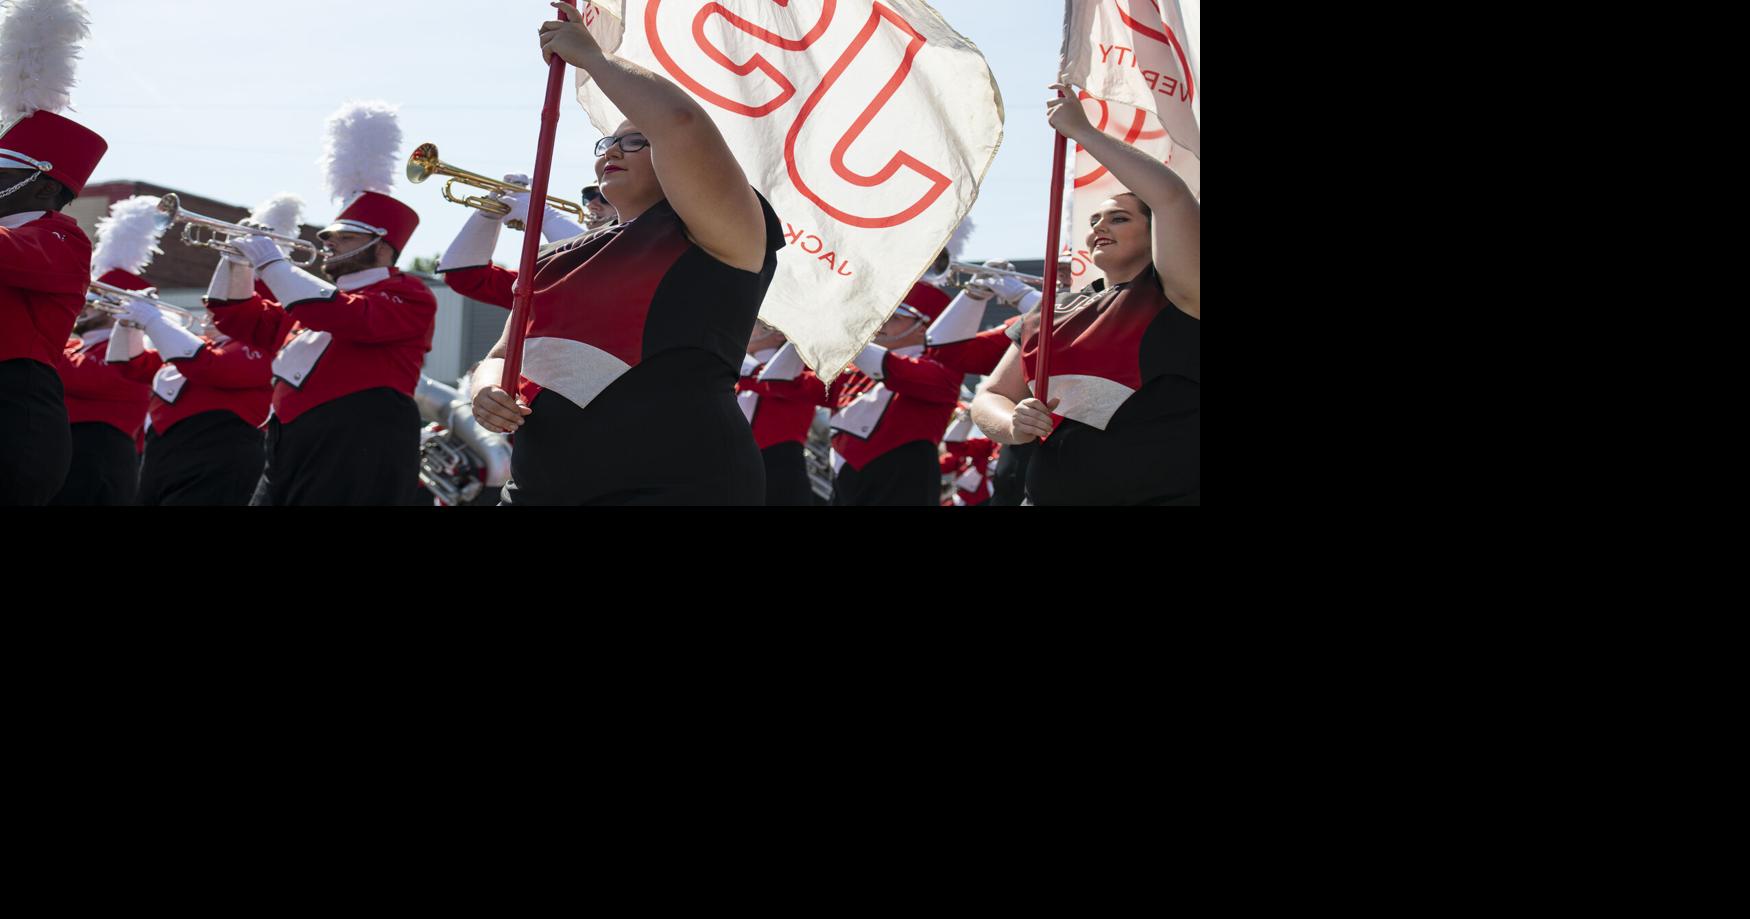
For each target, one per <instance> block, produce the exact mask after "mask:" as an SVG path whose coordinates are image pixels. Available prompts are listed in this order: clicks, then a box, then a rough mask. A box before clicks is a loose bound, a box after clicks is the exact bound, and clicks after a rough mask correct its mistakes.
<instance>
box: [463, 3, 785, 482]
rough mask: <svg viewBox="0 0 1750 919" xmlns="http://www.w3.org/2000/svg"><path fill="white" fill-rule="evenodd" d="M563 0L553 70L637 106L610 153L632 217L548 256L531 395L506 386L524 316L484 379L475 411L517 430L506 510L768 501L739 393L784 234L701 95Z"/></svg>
mask: <svg viewBox="0 0 1750 919" xmlns="http://www.w3.org/2000/svg"><path fill="white" fill-rule="evenodd" d="M553 5H554V6H555V7H556V8H558V9H559V10H560V11H561V13H562V15H563V17H564V21H563V22H551V21H550V22H545V23H543V24H542V25H541V29H540V32H541V51H542V58H543V60H544V61H545V60H548V59H550V56H552V55H557V56H558V57H560V58H562V59H564V60H565V61H566V62H567V63H569V64H571V65H572V66H574V67H577V68H578V69H580V70H582V71H584V72H586V73H588V74H589V76H590V77H591V78H592V79H593V80H595V82H596V85H597V86H598V87H599V88H600V89H601V91H602V92H603V93H604V94H605V95H606V96H607V97H608V99H609V100H610V101H612V102H613V104H614V105H615V106H616V107H617V108H618V109H619V110H620V111H622V112H624V113H626V117H627V121H625V122H623V123H622V124H621V125H620V126H619V127H618V129H617V130H616V131H615V133H614V135H613V136H611V137H604V138H602V140H601V142H599V143H598V144H597V145H596V157H597V159H596V175H597V177H598V181H599V183H600V185H601V190H602V192H603V193H605V194H606V195H607V196H608V197H609V199H610V200H611V201H612V202H613V205H614V208H615V210H616V212H617V213H618V215H619V218H620V220H621V223H619V224H618V225H616V226H612V227H608V228H606V229H604V230H601V231H599V232H597V233H594V234H590V235H586V236H582V237H579V238H577V239H573V240H569V241H567V242H565V243H561V244H560V245H559V246H558V247H556V248H555V249H554V250H552V251H550V252H548V253H547V255H546V257H545V258H544V259H542V261H541V262H540V263H539V267H538V269H537V270H538V274H537V276H536V277H535V278H534V279H532V280H533V285H532V287H533V290H534V302H533V305H532V309H531V311H530V316H529V320H528V325H527V340H526V342H525V344H524V347H523V364H522V378H521V380H520V381H519V382H518V385H517V392H516V393H515V394H514V395H513V394H511V393H507V392H505V391H504V390H503V389H501V388H500V387H499V386H498V385H497V382H498V381H499V380H500V378H501V377H502V375H503V357H504V354H505V349H506V347H507V345H506V342H507V341H508V339H509V336H510V324H509V322H506V324H505V334H504V336H503V337H501V338H500V339H499V342H498V344H497V345H495V346H494V347H493V349H492V350H491V351H490V352H489V353H488V358H487V360H485V361H483V362H482V363H481V365H480V369H479V370H478V371H477V372H476V373H475V375H474V383H473V387H472V388H473V389H474V392H473V394H472V395H473V400H474V401H473V404H474V411H475V415H476V417H478V418H479V419H480V420H481V422H482V423H483V424H485V425H486V426H487V427H488V428H490V429H491V430H495V431H502V432H509V431H514V432H515V433H516V447H515V449H514V450H513V451H512V453H511V463H512V474H511V481H510V482H509V483H507V484H506V485H505V487H504V496H503V501H504V503H505V504H507V505H518V504H567V505H579V504H760V503H762V502H763V501H764V500H765V472H764V467H763V465H762V463H761V460H760V452H759V448H758V446H756V444H755V443H754V439H753V435H752V433H751V431H750V430H749V427H748V423H747V420H746V418H744V417H743V416H742V413H741V410H740V409H739V408H737V406H736V402H735V391H734V387H735V381H736V377H737V368H739V367H740V366H741V359H742V355H743V353H744V351H745V347H746V345H747V342H748V340H749V338H750V336H751V333H752V331H753V325H754V319H755V317H756V316H757V315H758V314H759V307H760V301H761V300H762V299H763V298H764V297H765V292H766V288H767V287H769V286H770V285H771V282H772V275H773V273H774V272H775V271H776V269H777V261H778V260H777V250H778V249H779V248H781V247H782V246H783V245H784V234H783V227H782V225H781V224H780V223H779V222H778V219H777V215H776V214H774V213H773V212H772V209H771V206H770V205H769V204H767V203H766V202H765V199H763V198H762V197H760V196H759V194H758V193H757V192H755V191H754V190H753V188H752V187H751V186H749V185H748V183H747V179H746V177H745V175H744V174H743V173H742V170H741V165H740V164H739V163H737V162H736V160H735V155H734V154H733V153H731V152H730V150H729V147H728V145H727V144H726V143H725V142H724V140H723V136H722V135H721V134H720V133H718V131H717V128H716V126H715V125H714V124H713V123H712V121H711V118H710V116H708V115H707V114H706V113H705V111H704V110H703V109H702V108H700V106H699V104H698V103H697V102H695V101H694V100H693V99H692V97H690V96H689V95H687V93H686V92H684V91H683V90H681V89H680V88H679V87H677V86H675V85H674V84H673V83H670V82H669V81H668V80H666V79H664V78H662V77H660V76H657V75H656V74H654V73H651V72H650V71H648V70H645V69H644V68H642V67H640V66H638V65H636V64H633V63H631V62H630V61H626V60H622V59H620V58H618V57H616V56H614V55H612V54H609V53H606V52H604V51H602V49H601V47H600V46H599V45H597V44H596V41H595V39H594V37H592V36H591V35H590V34H589V32H588V31H587V30H586V29H585V28H584V26H583V24H582V22H581V21H580V19H581V17H580V14H579V13H578V12H577V11H576V10H575V9H573V8H572V7H570V6H568V5H564V4H558V3H555V4H553ZM506 274H508V272H507V273H506ZM513 315H514V314H513Z"/></svg>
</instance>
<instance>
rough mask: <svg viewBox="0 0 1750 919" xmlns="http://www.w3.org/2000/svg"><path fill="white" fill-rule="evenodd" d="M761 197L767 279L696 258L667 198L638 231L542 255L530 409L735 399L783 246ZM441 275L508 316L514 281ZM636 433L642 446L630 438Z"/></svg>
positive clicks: (527, 345) (502, 272) (593, 237)
mask: <svg viewBox="0 0 1750 919" xmlns="http://www.w3.org/2000/svg"><path fill="white" fill-rule="evenodd" d="M757 194H758V193H757V192H756V195H757ZM758 197H759V202H760V210H761V211H762V213H763V214H764V215H765V221H766V253H767V254H766V265H765V267H764V268H763V269H762V270H761V271H759V272H751V271H742V270H740V269H738V268H734V267H731V266H729V265H726V264H724V263H722V262H720V261H718V260H717V259H716V258H715V257H713V256H712V255H711V254H710V253H708V252H706V251H705V250H704V249H701V248H699V246H698V245H696V244H695V243H694V242H693V241H692V240H690V239H688V238H687V235H686V227H685V226H684V225H683V224H682V223H681V219H680V216H679V215H678V214H676V213H675V210H674V208H673V207H672V206H671V205H670V204H669V203H668V201H667V200H666V199H664V200H662V201H658V202H657V203H656V204H654V205H651V207H650V209H649V210H646V211H645V212H644V213H642V214H639V215H638V216H637V217H636V218H634V219H633V220H631V221H630V222H627V223H622V224H617V225H615V226H612V227H608V228H605V229H603V230H600V231H597V232H595V233H589V234H585V235H583V236H578V237H573V238H572V239H567V240H563V241H561V242H558V243H554V244H550V245H548V246H547V247H545V248H544V249H543V250H542V253H541V256H540V259H539V261H537V263H536V267H535V280H534V284H533V288H534V302H533V304H532V305H531V307H530V309H529V318H528V324H527V326H526V327H525V335H526V337H525V339H524V342H523V364H522V379H521V381H520V383H519V386H518V392H519V395H521V397H522V400H523V401H524V402H525V403H529V404H532V403H533V402H534V401H535V397H536V396H537V395H539V394H540V393H541V392H542V391H543V390H553V391H554V392H557V393H558V394H559V395H561V396H563V397H564V398H565V399H567V400H568V401H570V402H572V403H573V404H575V405H577V406H578V407H580V408H588V407H589V406H590V404H591V403H592V402H594V401H595V400H596V398H597V397H598V396H601V395H603V393H604V391H606V390H608V388H609V386H610V385H612V386H613V392H612V396H613V399H614V401H615V402H616V403H620V402H623V401H625V400H638V399H640V398H642V397H643V396H642V395H641V394H643V395H649V396H653V397H658V398H666V397H670V396H678V395H681V394H684V393H702V392H719V391H720V392H722V393H731V392H733V390H734V385H735V380H736V378H737V376H738V375H739V371H740V368H741V359H742V357H743V356H744V355H745V353H746V349H747V339H748V335H749V333H751V332H752V331H753V323H754V319H755V317H757V316H758V315H759V307H760V301H761V300H763V299H764V298H765V292H766V288H767V287H769V286H770V285H771V281H772V275H773V273H774V272H775V271H776V270H777V256H776V253H777V251H778V250H779V249H781V248H783V246H784V228H783V225H782V224H781V223H780V222H779V220H778V216H777V214H776V213H774V212H773V211H772V206H771V205H770V204H768V203H767V202H766V199H765V196H763V195H759V196H758ZM444 277H445V280H446V281H447V282H448V283H449V285H450V287H451V289H453V290H455V291H456V292H457V293H460V294H462V295H464V296H467V297H471V298H473V299H476V300H479V301H481V302H483V303H490V304H496V305H500V306H504V307H506V308H509V306H510V303H511V297H512V289H513V287H514V285H515V283H516V272H514V271H510V270H508V269H505V268H501V267H499V266H497V265H491V264H488V265H481V266H478V267H467V268H455V269H451V270H449V271H446V272H445V274H444ZM669 352H676V353H675V354H673V355H670V354H669ZM682 352H684V353H682ZM659 355H668V356H667V357H666V358H665V360H664V362H663V363H664V365H665V366H664V368H663V369H661V370H656V371H651V372H649V373H641V372H639V371H640V369H641V367H642V366H643V365H646V364H649V363H650V362H652V360H653V359H655V358H656V357H657V356H659ZM622 378H625V379H624V380H622ZM652 390H660V392H656V391H652ZM650 421H651V423H652V424H660V423H661V422H662V421H663V419H662V418H660V417H652V418H650ZM628 435H630V436H636V435H635V434H634V433H632V432H622V436H628Z"/></svg>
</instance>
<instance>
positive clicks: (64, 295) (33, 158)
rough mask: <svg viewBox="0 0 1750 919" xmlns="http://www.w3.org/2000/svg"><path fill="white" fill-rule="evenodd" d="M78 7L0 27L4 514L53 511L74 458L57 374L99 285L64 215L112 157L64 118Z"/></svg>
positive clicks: (87, 247) (23, 0)
mask: <svg viewBox="0 0 1750 919" xmlns="http://www.w3.org/2000/svg"><path fill="white" fill-rule="evenodd" d="M87 35H89V29H88V22H87V20H86V15H85V8H84V5H83V4H81V3H77V2H73V0H17V2H14V3H12V4H10V5H9V12H8V13H7V14H6V18H5V19H4V20H0V53H3V54H4V58H5V66H4V67H0V505H18V504H30V505H41V504H46V503H48V501H49V500H50V499H51V498H53V497H54V496H55V494H56V492H58V491H60V489H61V486H62V484H63V482H64V481H65V479H66V477H67V467H68V464H69V463H70V462H71V457H72V449H73V448H72V437H71V433H70V431H69V429H68V422H67V405H66V393H65V390H64V389H63V387H62V384H61V378H60V375H59V374H58V373H57V372H56V371H55V365H56V364H57V363H59V362H60V361H61V360H62V359H63V356H64V355H63V352H64V349H65V348H66V345H67V340H68V337H69V335H70V334H71V333H72V331H73V326H74V323H75V321H76V320H77V319H78V318H79V314H80V312H81V310H83V309H84V307H85V293H86V289H87V287H88V285H89V284H90V283H91V241H90V240H89V239H87V238H86V236H85V233H84V232H83V231H82V230H80V229H79V225H78V223H76V222H74V220H73V218H71V217H68V216H66V215H65V214H62V213H61V209H62V208H64V207H66V206H67V205H68V204H69V203H71V202H72V201H73V199H74V198H76V197H78V195H79V192H80V191H81V190H83V189H84V187H85V182H86V180H87V179H89V178H90V177H91V172H92V170H94V169H96V168H97V162H98V160H100V159H102V158H103V154H104V151H105V150H106V149H108V144H106V143H105V142H104V140H103V138H102V137H99V136H98V135H97V134H96V133H94V132H92V131H91V130H90V129H88V128H85V127H83V126H81V125H79V124H78V123H76V122H73V121H71V120H69V119H67V118H64V117H62V116H60V115H58V114H56V113H57V112H59V111H61V110H63V109H65V108H66V107H67V104H68V101H69V100H68V90H69V89H70V88H71V87H72V84H73V61H74V58H75V57H76V55H77V48H76V46H75V45H74V43H75V42H77V41H79V40H80V39H83V38H85V37H86V36H87Z"/></svg>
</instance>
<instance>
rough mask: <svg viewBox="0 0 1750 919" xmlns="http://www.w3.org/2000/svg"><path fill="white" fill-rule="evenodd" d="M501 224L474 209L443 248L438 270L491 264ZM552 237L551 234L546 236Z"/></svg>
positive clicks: (479, 266) (452, 269)
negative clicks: (447, 245) (459, 230)
mask: <svg viewBox="0 0 1750 919" xmlns="http://www.w3.org/2000/svg"><path fill="white" fill-rule="evenodd" d="M502 226H503V225H502V224H500V223H499V222H498V221H496V220H493V219H492V218H490V217H487V216H486V215H485V214H482V213H480V212H479V211H475V212H474V213H473V214H472V215H471V216H469V217H468V219H467V220H465V221H463V222H462V231H461V232H460V233H457V234H456V238H455V240H454V241H452V242H451V243H450V247H449V248H448V249H445V250H444V255H443V258H440V259H438V264H437V270H438V271H454V270H455V269H457V268H481V267H484V266H486V265H490V264H492V250H493V249H496V248H497V247H498V231H499V229H500V228H501V227H502ZM547 238H548V239H552V237H551V236H549V237H547Z"/></svg>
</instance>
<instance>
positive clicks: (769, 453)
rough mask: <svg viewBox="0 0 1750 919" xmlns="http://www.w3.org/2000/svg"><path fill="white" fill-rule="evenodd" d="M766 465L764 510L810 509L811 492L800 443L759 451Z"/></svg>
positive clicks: (812, 494) (773, 446)
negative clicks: (771, 508) (781, 508)
mask: <svg viewBox="0 0 1750 919" xmlns="http://www.w3.org/2000/svg"><path fill="white" fill-rule="evenodd" d="M760 458H761V459H762V460H764V461H765V464H766V506H767V507H813V506H814V504H815V499H814V489H813V488H812V487H810V486H809V484H808V466H807V464H806V463H805V462H803V459H802V444H801V443H799V442H797V441H794V440H791V441H785V442H784V443H781V444H772V445H771V446H769V447H767V448H765V449H764V450H761V451H760Z"/></svg>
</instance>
